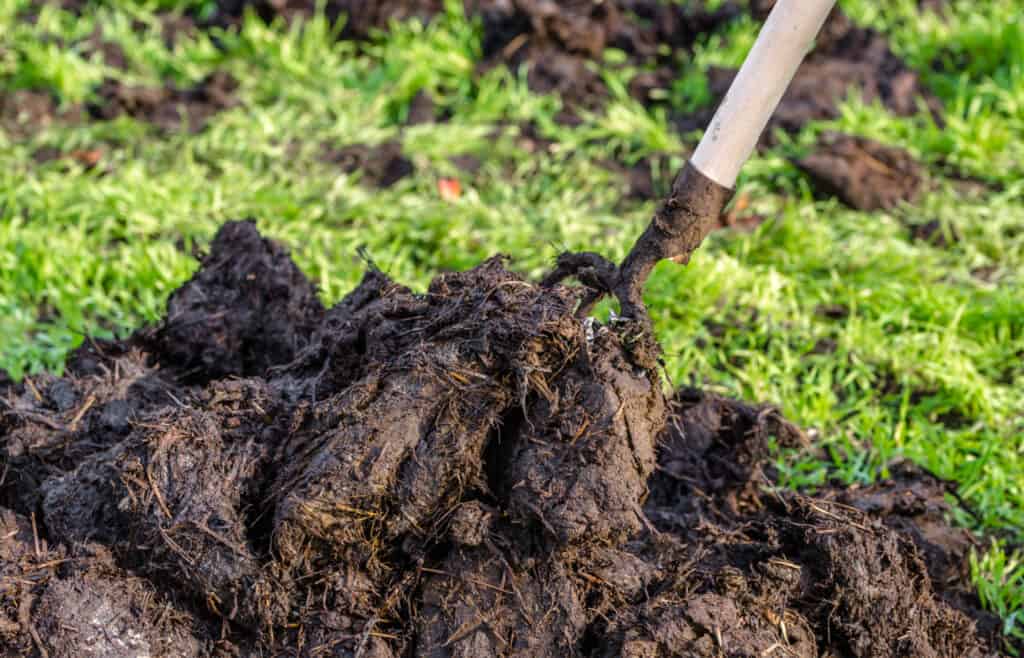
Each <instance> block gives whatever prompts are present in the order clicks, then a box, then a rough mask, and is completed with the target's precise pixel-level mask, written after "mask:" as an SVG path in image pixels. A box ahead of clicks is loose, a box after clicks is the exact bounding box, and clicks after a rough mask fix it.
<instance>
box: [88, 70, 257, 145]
mask: <svg viewBox="0 0 1024 658" xmlns="http://www.w3.org/2000/svg"><path fill="white" fill-rule="evenodd" d="M237 89H238V81H237V80H235V78H234V77H233V76H232V75H231V74H230V73H225V72H216V73H211V74H210V75H207V76H206V77H204V78H203V79H202V80H200V81H199V82H197V83H196V84H194V85H192V86H191V87H187V88H179V87H177V86H176V85H174V84H171V83H167V84H165V85H164V86H162V87H146V86H141V85H130V84H126V83H124V82H121V81H119V80H115V79H112V78H109V79H107V80H104V81H103V83H102V84H100V86H99V87H98V88H97V89H96V92H95V94H96V97H97V98H96V99H95V100H94V101H92V102H90V103H89V104H88V105H87V109H88V111H89V115H90V116H91V117H92V118H93V119H100V120H111V119H116V118H117V117H119V116H122V115H124V116H130V117H132V118H134V119H139V120H142V121H147V122H149V123H152V124H154V125H156V126H157V127H159V128H161V129H164V130H176V129H178V128H181V127H182V126H184V127H185V128H186V129H188V130H191V131H193V132H198V131H200V130H202V129H203V128H204V127H205V126H206V122H207V121H208V120H209V119H210V117H212V116H213V115H214V114H216V113H217V112H220V111H222V110H226V109H228V108H231V107H234V106H235V105H236V104H237V100H236V99H235V91H236V90H237Z"/></svg>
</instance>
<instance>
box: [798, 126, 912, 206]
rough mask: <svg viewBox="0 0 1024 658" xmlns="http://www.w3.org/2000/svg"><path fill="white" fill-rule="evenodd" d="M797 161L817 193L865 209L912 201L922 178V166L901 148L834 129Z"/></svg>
mask: <svg viewBox="0 0 1024 658" xmlns="http://www.w3.org/2000/svg"><path fill="white" fill-rule="evenodd" d="M796 165H797V167H799V168H800V170H801V171H803V172H804V173H805V174H806V175H807V176H808V177H809V178H810V180H811V183H812V185H813V186H814V187H815V189H816V190H817V191H818V192H819V193H822V194H824V195H834V196H836V197H838V198H839V199H840V200H841V201H842V202H843V203H845V204H846V205H848V206H850V207H852V208H856V209H857V210H866V211H872V210H888V209H892V208H895V207H896V206H897V205H899V204H900V203H904V202H907V203H911V202H913V201H914V200H916V199H917V197H918V194H919V193H920V191H921V187H922V182H923V178H924V168H923V167H922V166H921V165H920V164H918V163H917V161H916V160H914V158H913V157H912V156H911V155H910V154H909V153H907V152H906V151H904V150H903V149H901V148H897V147H894V146H887V145H885V144H880V143H878V142H876V141H873V140H870V139H867V138H865V137H856V136H852V135H840V134H834V133H833V134H827V135H825V136H824V138H823V139H822V140H821V142H820V143H819V144H818V147H817V148H816V149H815V150H814V151H813V152H812V153H810V154H809V155H807V156H805V157H803V158H800V159H799V160H798V161H797V162H796Z"/></svg>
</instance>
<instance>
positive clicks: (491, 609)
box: [0, 222, 1000, 658]
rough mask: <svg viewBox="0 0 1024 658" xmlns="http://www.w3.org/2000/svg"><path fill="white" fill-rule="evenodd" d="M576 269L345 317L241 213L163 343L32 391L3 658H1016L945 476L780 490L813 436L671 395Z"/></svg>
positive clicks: (32, 386) (469, 279) (488, 271)
mask: <svg viewBox="0 0 1024 658" xmlns="http://www.w3.org/2000/svg"><path fill="white" fill-rule="evenodd" d="M562 264H563V265H564V264H565V263H564V262H563V263H562ZM591 264H593V263H591ZM579 276H580V278H581V280H584V281H587V280H590V279H592V278H594V277H597V278H600V273H599V272H590V273H589V274H588V273H587V271H585V270H580V271H579ZM558 278H559V277H558V276H551V277H549V278H548V279H546V280H545V281H544V282H543V283H542V284H539V285H538V284H535V283H532V282H530V281H527V280H525V279H523V278H522V277H520V276H518V275H516V274H514V273H513V272H510V271H509V270H508V269H507V268H506V264H505V261H504V260H503V259H501V258H493V259H490V260H488V261H485V262H484V263H482V264H481V265H479V266H478V267H476V268H473V269H471V270H468V271H466V272H454V273H446V274H442V275H439V276H438V277H436V278H435V279H434V281H433V282H432V283H431V285H430V286H429V288H428V289H427V290H426V291H425V292H424V293H421V294H420V293H414V292H413V291H411V290H409V289H407V288H405V287H403V286H401V285H398V284H396V283H394V282H393V281H391V280H390V279H389V278H388V277H387V276H386V275H384V274H383V273H382V272H380V271H378V270H376V269H374V268H373V267H370V269H369V271H368V272H367V274H366V276H365V278H364V280H363V282H362V283H361V284H360V285H359V286H358V287H357V288H356V289H355V290H353V291H352V292H351V293H350V294H349V295H348V296H347V297H346V298H345V299H344V300H342V301H341V302H339V303H338V304H337V305H335V306H334V307H333V308H331V309H329V310H326V311H325V310H324V309H323V308H322V307H321V306H320V305H319V303H318V302H317V301H316V297H315V293H314V289H313V287H312V285H311V284H310V283H309V282H308V281H307V280H306V279H305V278H304V277H303V276H302V274H301V273H300V272H299V271H298V270H297V269H296V268H295V266H294V264H292V263H291V262H290V260H289V259H288V257H287V253H286V251H285V250H284V249H283V248H281V247H280V246H278V245H276V244H275V243H273V242H271V241H268V240H266V239H264V238H262V237H261V236H259V234H258V233H257V232H256V230H255V227H254V225H253V224H252V223H251V222H234V223H229V224H227V225H225V226H224V227H223V228H222V229H221V231H220V232H219V233H218V235H217V236H216V238H215V239H214V241H213V243H212V245H211V249H210V253H209V254H208V255H207V256H205V257H204V258H203V260H202V263H201V267H200V269H199V271H198V272H197V273H196V274H195V276H194V277H193V278H192V279H191V280H190V281H189V282H188V283H186V284H185V286H183V287H182V289H180V290H179V291H178V292H176V293H175V294H174V295H173V296H172V298H171V300H170V302H169V304H168V316H167V318H166V319H165V320H164V322H163V323H162V324H161V325H160V326H158V327H155V328H151V329H146V330H143V331H140V332H139V333H137V334H136V335H135V336H133V337H131V338H129V339H128V340H126V341H122V342H99V341H87V342H86V343H85V344H84V345H83V347H82V348H80V349H79V350H78V351H77V352H76V353H75V354H74V355H73V357H72V358H71V359H70V361H69V363H68V368H67V374H66V375H65V376H64V377H62V378H57V377H53V376H48V375H43V376H38V377H32V378H28V379H26V380H25V381H23V382H22V383H20V384H15V385H12V386H9V387H8V389H7V391H6V393H5V397H4V400H3V402H2V403H0V458H2V461H3V473H4V476H3V478H2V483H3V484H2V486H0V507H2V508H3V509H2V521H3V524H5V525H4V527H6V528H9V529H8V530H6V531H4V532H2V533H0V555H2V556H3V558H4V559H3V560H2V561H0V578H2V580H0V582H2V585H0V642H2V646H3V648H4V649H6V650H8V652H14V653H18V654H27V655H37V656H44V655H49V656H65V655H66V656H71V655H105V656H106V655H113V656H120V655H125V656H128V655H139V654H143V653H144V654H146V655H151V656H192V655H196V656H198V655H289V656H316V655H322V654H324V653H329V654H331V655H340V656H376V657H379V658H384V657H397V656H431V657H433V656H438V657H440V656H492V655H499V656H552V657H554V656H613V655H616V656H618V655H625V656H645V657H646V656H668V655H692V656H709V657H710V656H720V655H735V656H747V655H771V653H772V652H778V651H783V652H784V653H786V652H788V655H798V656H820V655H836V656H839V655H872V656H904V655H915V656H917V655H920V656H950V657H952V656H994V655H996V646H997V643H998V642H999V641H1000V638H998V636H997V635H996V633H997V628H998V625H997V624H993V619H992V618H991V617H990V616H988V615H985V614H984V613H980V612H978V610H977V609H976V606H977V600H976V599H975V598H974V597H973V596H972V595H971V594H970V588H969V585H968V581H967V579H966V572H965V570H964V560H965V554H966V551H967V549H968V547H969V545H970V544H969V536H968V535H966V534H965V533H963V532H961V531H956V530H952V529H951V528H949V526H948V525H946V524H945V522H944V520H943V519H944V514H945V512H946V511H948V508H947V507H946V506H945V505H946V504H945V501H944V500H943V499H942V493H944V491H945V489H944V486H945V485H944V484H943V483H941V482H939V481H938V480H935V479H928V480H925V479H922V478H920V477H919V476H918V474H917V473H916V472H915V471H912V470H906V471H903V470H901V471H898V472H897V476H898V481H897V482H896V483H882V484H880V485H878V486H877V487H872V488H867V489H851V488H842V487H834V488H831V489H829V490H827V491H826V492H824V493H823V494H822V495H819V496H817V497H808V496H803V495H799V494H795V493H791V492H783V491H778V490H775V489H774V488H773V487H772V482H773V473H772V469H771V467H770V465H769V463H768V459H769V454H770V453H769V445H770V444H771V443H772V442H774V443H777V444H781V445H789V446H799V445H802V444H803V443H804V442H805V441H806V439H805V437H804V435H803V434H802V432H801V431H800V430H799V429H798V428H797V427H795V426H793V425H792V424H791V423H789V422H787V421H786V420H785V419H784V418H783V417H782V416H781V415H780V414H779V412H778V411H777V410H776V409H774V408H772V407H767V406H750V405H746V404H744V403H741V402H737V401H734V400H729V399H725V398H721V397H718V396H715V395H712V394H709V393H706V392H702V391H700V390H697V389H686V390H683V391H680V392H679V393H678V394H677V395H676V396H675V397H674V398H672V399H671V400H669V399H666V397H665V395H664V393H663V391H662V388H661V379H660V377H659V376H658V373H657V355H658V349H657V344H656V343H655V342H654V340H653V337H652V336H651V335H650V329H649V325H647V324H645V323H642V322H637V321H635V320H614V321H612V322H610V323H607V324H604V323H599V322H597V321H595V320H593V319H587V318H584V317H581V316H580V313H579V311H580V309H581V308H582V309H586V308H589V305H590V304H591V303H592V301H593V292H594V291H593V290H591V289H589V288H588V287H587V286H586V285H574V286H568V285H562V284H560V283H557V280H558ZM101 630H103V631H105V632H100V631H101Z"/></svg>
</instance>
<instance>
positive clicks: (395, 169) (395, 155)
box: [320, 141, 414, 188]
mask: <svg viewBox="0 0 1024 658" xmlns="http://www.w3.org/2000/svg"><path fill="white" fill-rule="evenodd" d="M320 159H321V160H323V161H324V162H328V163H330V164H334V165H337V166H338V167H339V168H340V169H341V170H342V171H343V172H345V173H346V174H353V173H356V172H359V174H360V177H361V179H362V181H363V182H365V183H368V184H369V185H370V186H371V187H377V188H388V187H391V186H392V185H394V184H395V183H397V182H398V181H400V180H402V179H403V178H405V177H406V176H409V175H411V174H412V173H413V171H414V168H413V164H412V161H411V160H409V158H407V157H405V156H404V155H403V154H402V145H401V143H399V142H397V141H388V142H383V143H381V144H378V145H376V146H370V145H368V144H350V145H349V146H345V147H344V148H335V147H332V146H328V145H324V147H323V148H322V150H321V153H320Z"/></svg>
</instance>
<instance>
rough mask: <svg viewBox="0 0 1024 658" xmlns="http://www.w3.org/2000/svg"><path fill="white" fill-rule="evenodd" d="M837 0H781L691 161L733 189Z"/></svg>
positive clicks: (763, 28)
mask: <svg viewBox="0 0 1024 658" xmlns="http://www.w3.org/2000/svg"><path fill="white" fill-rule="evenodd" d="M835 4H836V0H778V2H776V3H775V7H774V8H773V9H772V11H771V14H769V16H768V20H767V21H765V24H764V27H762V28H761V33H760V34H759V35H758V37H757V41H756V42H755V43H754V47H753V48H752V49H751V51H750V54H749V55H747V59H746V61H744V62H743V66H742V67H741V68H740V72H739V73H738V74H737V75H736V79H735V80H734V81H733V83H732V86H730V87H729V92H728V93H727V94H726V95H725V98H724V99H723V100H722V103H721V105H719V107H718V111H717V112H716V113H715V117H714V118H713V119H712V120H711V124H710V125H709V126H708V129H707V132H705V133H704V138H703V139H702V140H701V142H700V145H698V146H697V150H696V151H695V152H694V154H693V157H692V158H691V159H690V162H691V163H692V164H693V166H694V167H695V168H696V169H697V170H698V171H699V172H701V173H702V174H704V175H705V176H707V177H708V178H710V179H711V180H713V181H715V182H716V183H718V184H719V185H721V186H722V187H726V188H732V187H733V186H734V185H735V184H736V177H737V176H738V175H739V173H740V169H742V168H743V165H744V163H746V161H747V159H749V158H750V154H751V153H753V152H754V147H755V146H757V140H759V139H760V138H761V133H762V132H764V128H765V126H766V125H768V120H769V119H770V118H771V116H772V114H774V113H775V108H777V107H778V106H779V101H781V100H782V96H783V94H784V93H785V92H786V88H787V87H789V83H790V82H792V81H793V76H794V75H796V70H797V68H799V66H800V62H802V61H803V59H804V56H805V55H806V54H807V52H808V51H809V50H810V48H811V46H812V44H813V43H814V38H815V37H816V36H817V34H818V32H819V31H820V30H821V26H822V25H824V24H825V19H826V18H828V14H829V12H830V11H831V10H832V7H834V6H835Z"/></svg>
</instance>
